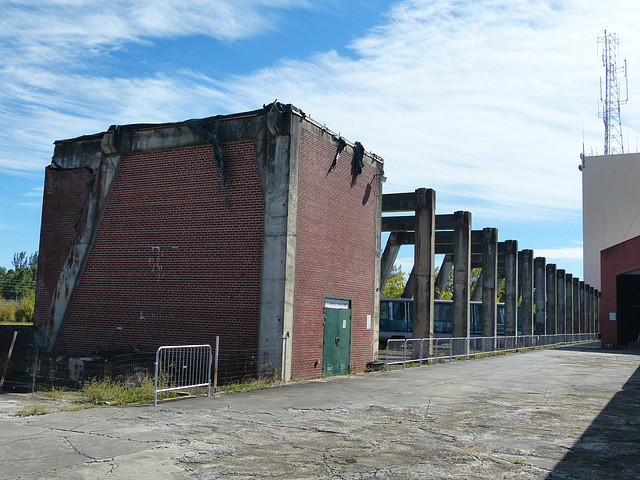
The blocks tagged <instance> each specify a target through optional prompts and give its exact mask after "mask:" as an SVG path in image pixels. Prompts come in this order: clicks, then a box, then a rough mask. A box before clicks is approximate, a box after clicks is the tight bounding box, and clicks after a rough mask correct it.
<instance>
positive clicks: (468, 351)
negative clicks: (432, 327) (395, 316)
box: [385, 333, 600, 370]
mask: <svg viewBox="0 0 640 480" xmlns="http://www.w3.org/2000/svg"><path fill="white" fill-rule="evenodd" d="M599 337H600V334H599V333H581V334H558V335H526V336H525V335H518V336H509V337H507V336H497V337H447V338H444V337H442V338H412V339H408V340H405V339H393V338H392V339H390V340H388V341H387V348H386V351H385V368H386V369H387V370H388V369H389V365H402V368H406V366H407V364H418V365H423V364H425V363H426V364H431V363H439V362H442V361H447V360H448V361H450V362H451V361H453V360H456V359H468V358H475V357H480V356H489V355H497V354H500V353H507V352H515V351H520V350H529V349H539V348H543V347H553V346H560V345H570V344H574V343H584V342H593V341H596V340H598V339H599Z"/></svg>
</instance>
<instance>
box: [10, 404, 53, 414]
mask: <svg viewBox="0 0 640 480" xmlns="http://www.w3.org/2000/svg"><path fill="white" fill-rule="evenodd" d="M47 413H49V410H47V407H45V406H44V405H42V404H41V403H40V402H36V403H35V404H34V405H32V406H30V407H25V408H23V409H22V410H18V411H17V412H16V413H15V415H16V416H17V417H31V416H33V415H46V414H47Z"/></svg>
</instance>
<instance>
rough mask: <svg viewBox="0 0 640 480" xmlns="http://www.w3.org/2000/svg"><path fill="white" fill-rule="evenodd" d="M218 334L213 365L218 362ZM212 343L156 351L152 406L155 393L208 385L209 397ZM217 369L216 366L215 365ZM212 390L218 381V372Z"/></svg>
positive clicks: (209, 393) (208, 392)
mask: <svg viewBox="0 0 640 480" xmlns="http://www.w3.org/2000/svg"><path fill="white" fill-rule="evenodd" d="M219 345H220V344H219V337H216V355H215V356H216V367H217V364H218V348H219ZM212 363H213V355H212V349H211V345H174V346H163V347H160V348H158V351H157V352H156V363H155V379H154V389H153V405H154V406H156V405H158V393H160V392H172V391H176V390H186V389H190V388H204V387H206V388H207V397H210V396H211V365H212ZM216 370H217V368H216ZM215 377H216V378H215V381H214V389H215V387H216V384H217V371H216V375H215Z"/></svg>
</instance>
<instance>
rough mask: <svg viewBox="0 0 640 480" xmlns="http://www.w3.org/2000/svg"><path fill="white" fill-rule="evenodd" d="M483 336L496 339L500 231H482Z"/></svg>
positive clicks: (478, 286) (479, 286)
mask: <svg viewBox="0 0 640 480" xmlns="http://www.w3.org/2000/svg"><path fill="white" fill-rule="evenodd" d="M481 280H482V285H476V289H478V288H482V336H483V337H495V336H496V334H497V332H496V330H497V323H498V320H497V311H498V308H497V304H496V294H497V284H498V229H497V228H484V229H483V230H482V279H481Z"/></svg>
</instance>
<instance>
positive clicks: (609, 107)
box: [598, 30, 629, 155]
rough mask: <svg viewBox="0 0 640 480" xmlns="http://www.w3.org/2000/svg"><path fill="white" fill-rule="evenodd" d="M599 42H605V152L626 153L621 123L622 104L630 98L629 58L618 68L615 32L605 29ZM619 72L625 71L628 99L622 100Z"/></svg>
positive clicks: (617, 46)
mask: <svg viewBox="0 0 640 480" xmlns="http://www.w3.org/2000/svg"><path fill="white" fill-rule="evenodd" d="M598 43H599V44H600V43H601V44H603V49H602V65H603V66H604V69H605V75H606V76H605V81H604V85H605V87H604V94H603V91H602V77H600V103H601V104H602V111H601V112H600V113H599V117H600V118H602V119H603V120H604V154H605V155H614V154H616V153H624V145H623V143H622V124H621V123H620V105H621V104H625V103H627V101H628V100H629V82H628V78H627V60H626V59H625V60H624V67H623V68H621V69H618V68H617V66H616V58H617V56H618V48H619V44H618V37H617V36H616V34H615V33H607V31H606V30H605V31H604V36H603V37H598ZM618 73H624V79H625V90H626V100H623V101H620V85H619V84H618Z"/></svg>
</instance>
